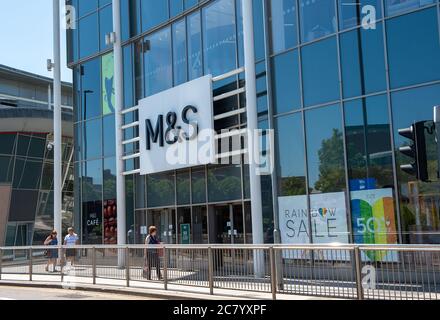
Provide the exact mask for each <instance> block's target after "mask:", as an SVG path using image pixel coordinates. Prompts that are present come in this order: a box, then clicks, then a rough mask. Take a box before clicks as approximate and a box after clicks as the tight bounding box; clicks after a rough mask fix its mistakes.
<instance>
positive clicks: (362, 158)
mask: <svg viewBox="0 0 440 320" xmlns="http://www.w3.org/2000/svg"><path fill="white" fill-rule="evenodd" d="M344 108H345V132H346V142H347V158H348V171H349V179H350V186H351V189H352V190H353V189H358V188H359V186H358V183H359V182H361V183H362V182H363V181H367V182H368V184H367V187H366V189H377V188H386V187H390V186H391V187H393V184H394V183H393V168H392V147H391V128H390V121H389V116H388V114H389V113H388V103H387V97H386V96H384V95H382V96H374V97H369V98H365V99H360V100H354V101H350V102H347V103H345V104H344Z"/></svg>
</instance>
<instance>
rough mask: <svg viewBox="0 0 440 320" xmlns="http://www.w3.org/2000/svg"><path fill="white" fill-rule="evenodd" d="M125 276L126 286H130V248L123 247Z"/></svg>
mask: <svg viewBox="0 0 440 320" xmlns="http://www.w3.org/2000/svg"><path fill="white" fill-rule="evenodd" d="M125 278H126V280H127V287H129V286H130V248H129V247H126V248H125Z"/></svg>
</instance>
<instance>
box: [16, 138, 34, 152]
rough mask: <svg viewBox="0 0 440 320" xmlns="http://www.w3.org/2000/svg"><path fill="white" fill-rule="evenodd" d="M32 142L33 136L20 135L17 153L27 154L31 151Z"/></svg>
mask: <svg viewBox="0 0 440 320" xmlns="http://www.w3.org/2000/svg"><path fill="white" fill-rule="evenodd" d="M30 143H31V137H30V136H27V135H22V134H19V135H18V144H17V155H19V156H27V155H28V153H29V147H30Z"/></svg>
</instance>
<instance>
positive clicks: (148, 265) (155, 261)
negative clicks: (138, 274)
mask: <svg viewBox="0 0 440 320" xmlns="http://www.w3.org/2000/svg"><path fill="white" fill-rule="evenodd" d="M148 233H149V234H148V236H147V238H146V239H145V245H147V246H154V245H160V241H159V239H158V238H157V228H156V227H154V226H151V227H150V228H149V230H148ZM144 256H145V265H144V273H143V276H144V278H147V279H148V280H151V270H152V269H153V268H156V274H157V279H158V280H161V279H162V274H161V272H160V258H159V250H158V249H152V248H148V249H145V251H144Z"/></svg>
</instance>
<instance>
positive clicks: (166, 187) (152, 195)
mask: <svg viewBox="0 0 440 320" xmlns="http://www.w3.org/2000/svg"><path fill="white" fill-rule="evenodd" d="M147 205H148V207H149V208H154V207H166V206H173V205H175V183H174V174H173V173H159V174H152V175H149V176H148V177H147Z"/></svg>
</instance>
